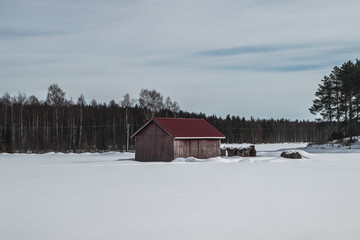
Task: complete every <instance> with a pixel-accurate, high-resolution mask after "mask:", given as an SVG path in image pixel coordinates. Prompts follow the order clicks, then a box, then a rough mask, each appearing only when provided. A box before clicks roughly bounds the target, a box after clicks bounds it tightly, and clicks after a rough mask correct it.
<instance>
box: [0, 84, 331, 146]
mask: <svg viewBox="0 0 360 240" xmlns="http://www.w3.org/2000/svg"><path fill="white" fill-rule="evenodd" d="M0 111H1V114H0V151H1V152H10V153H12V152H33V153H43V152H50V151H56V152H58V151H60V152H85V151H90V152H101V151H126V150H129V151H131V150H132V149H133V148H134V140H133V139H130V136H131V135H132V134H133V133H134V132H135V131H136V130H137V129H138V128H139V127H141V126H142V125H143V124H144V123H145V122H146V121H147V120H148V119H149V118H151V117H153V116H158V117H180V118H190V117H191V118H204V119H206V120H207V121H208V122H210V123H211V124H212V125H213V126H215V127H216V128H217V129H218V130H220V131H221V132H222V133H223V134H224V135H225V136H226V139H225V140H224V142H230V143H255V144H256V143H275V142H276V143H279V142H314V141H322V140H326V139H327V138H328V129H326V128H324V127H323V125H322V124H321V123H316V122H310V121H290V120H286V119H278V120H274V119H269V120H265V119H254V118H250V119H245V118H243V117H240V116H230V115H228V116H226V117H225V118H222V117H218V116H216V115H211V116H206V115H205V114H203V113H190V112H186V111H183V110H181V109H180V107H179V104H178V103H177V102H176V101H172V100H171V98H170V97H167V98H165V99H164V97H163V96H162V94H161V93H159V92H157V91H156V90H148V89H142V90H141V91H140V93H139V96H138V98H137V99H132V98H131V97H130V95H129V94H126V95H124V96H123V99H120V100H119V101H118V102H117V101H115V100H111V101H110V102H109V103H98V102H97V101H96V100H92V101H91V102H90V103H87V102H86V101H85V98H84V96H83V95H81V96H79V97H78V99H77V100H76V102H75V101H73V100H72V99H71V98H70V99H68V98H67V96H66V92H65V91H64V90H62V89H61V88H60V87H59V86H58V85H57V84H52V85H50V86H49V87H48V94H47V97H46V99H45V100H39V99H37V98H36V97H35V96H28V97H27V96H26V95H25V94H22V93H19V94H18V95H16V96H10V94H8V93H4V94H3V96H2V97H1V98H0Z"/></svg>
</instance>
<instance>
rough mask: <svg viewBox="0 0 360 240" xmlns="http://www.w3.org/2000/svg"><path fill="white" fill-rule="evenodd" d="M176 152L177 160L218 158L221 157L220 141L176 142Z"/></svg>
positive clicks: (189, 140)
mask: <svg viewBox="0 0 360 240" xmlns="http://www.w3.org/2000/svg"><path fill="white" fill-rule="evenodd" d="M174 152H175V158H178V157H182V158H187V157H195V158H210V157H217V156H220V140H219V139H188V140H182V139H181V140H180V139H179V140H175V142H174Z"/></svg>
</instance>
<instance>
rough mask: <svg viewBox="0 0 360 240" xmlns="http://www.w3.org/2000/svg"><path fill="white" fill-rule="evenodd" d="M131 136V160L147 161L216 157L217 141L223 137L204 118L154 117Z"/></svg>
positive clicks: (218, 142)
mask: <svg viewBox="0 0 360 240" xmlns="http://www.w3.org/2000/svg"><path fill="white" fill-rule="evenodd" d="M131 137H132V138H133V137H135V160H137V161H147V162H150V161H165V162H169V161H172V160H173V159H175V158H179V157H181V158H186V157H195V158H210V157H217V156H220V140H221V139H224V138H225V136H224V135H223V134H222V133H221V132H219V131H218V130H217V129H216V128H214V127H213V126H212V125H211V124H210V123H208V122H207V121H205V120H204V119H194V118H157V117H154V118H152V119H150V120H149V121H148V122H147V123H145V124H144V125H143V126H142V127H141V128H140V129H139V130H137V131H136V132H135V133H134V134H133V135H132V136H131Z"/></svg>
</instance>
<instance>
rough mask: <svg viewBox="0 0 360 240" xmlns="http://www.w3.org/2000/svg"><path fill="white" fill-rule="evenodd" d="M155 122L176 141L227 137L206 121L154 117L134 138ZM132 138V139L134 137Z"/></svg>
mask: <svg viewBox="0 0 360 240" xmlns="http://www.w3.org/2000/svg"><path fill="white" fill-rule="evenodd" d="M151 121H154V122H155V123H156V124H157V125H159V126H160V127H161V128H162V129H164V130H165V131H166V132H167V133H169V134H170V135H171V136H172V137H174V138H175V139H192V138H193V139H207V138H215V139H217V138H218V139H222V138H225V136H224V135H223V134H222V133H221V132H219V131H218V130H217V129H216V128H215V127H213V126H212V125H211V124H210V123H208V122H207V121H205V120H204V119H197V118H158V117H154V118H152V119H151V120H149V121H148V122H147V123H145V124H144V126H142V127H141V128H140V129H139V130H138V131H136V132H135V133H134V134H133V136H135V135H136V134H137V133H138V132H140V131H141V130H142V129H143V128H144V127H146V126H147V125H148V124H149V123H150V122H151ZM133 136H132V137H133Z"/></svg>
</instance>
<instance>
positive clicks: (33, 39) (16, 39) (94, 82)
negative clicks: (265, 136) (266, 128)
mask: <svg viewBox="0 0 360 240" xmlns="http://www.w3.org/2000/svg"><path fill="white" fill-rule="evenodd" d="M359 10H360V2H359V1H358V0H354V1H351V0H344V1H338V0H336V1H333V0H326V1H325V0H317V1H314V0H311V1H310V0H298V1H288V0H253V1H250V0H234V1H226V0H222V1H220V0H181V1H179V0H175V1H172V0H166V1H165V0H164V1H155V0H132V1H130V0H123V1H121V0H0V81H1V88H0V90H1V92H0V94H1V95H2V94H3V93H4V92H9V93H10V94H11V95H14V94H17V93H19V92H22V93H26V94H27V95H35V96H37V97H38V98H39V99H45V97H46V93H47V87H48V86H49V85H50V84H51V83H58V84H59V86H60V87H61V88H62V89H63V90H65V91H66V93H67V94H66V95H67V97H72V98H73V99H74V100H76V99H77V98H78V97H79V96H80V94H81V93H82V94H84V95H85V99H86V100H87V101H88V102H89V101H91V99H96V100H97V101H98V102H107V103H108V102H109V101H110V100H112V99H114V100H115V101H116V102H119V101H120V100H122V98H123V95H124V94H125V93H129V94H130V95H131V97H133V98H138V93H139V92H140V90H141V89H142V88H148V89H156V90H157V91H160V92H161V93H162V94H163V95H164V97H166V96H170V97H171V98H172V99H173V100H176V101H177V102H178V103H179V104H180V107H181V108H182V109H183V110H187V111H194V112H200V111H201V112H204V113H206V114H208V115H211V114H216V115H220V116H226V115H227V114H230V115H239V116H241V117H242V116H244V117H245V118H249V117H250V116H253V117H255V118H257V117H259V118H288V119H310V120H312V119H314V117H313V116H312V115H311V114H310V113H309V111H308V108H309V107H310V106H311V105H312V100H313V99H314V93H315V91H316V89H317V85H318V84H319V83H320V82H321V79H322V77H323V76H324V75H328V74H329V73H330V71H331V70H332V68H333V67H334V66H339V65H341V64H342V63H344V62H345V61H348V60H351V61H355V59H356V58H359V56H360V31H359V27H358V25H359V22H360V14H359Z"/></svg>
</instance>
